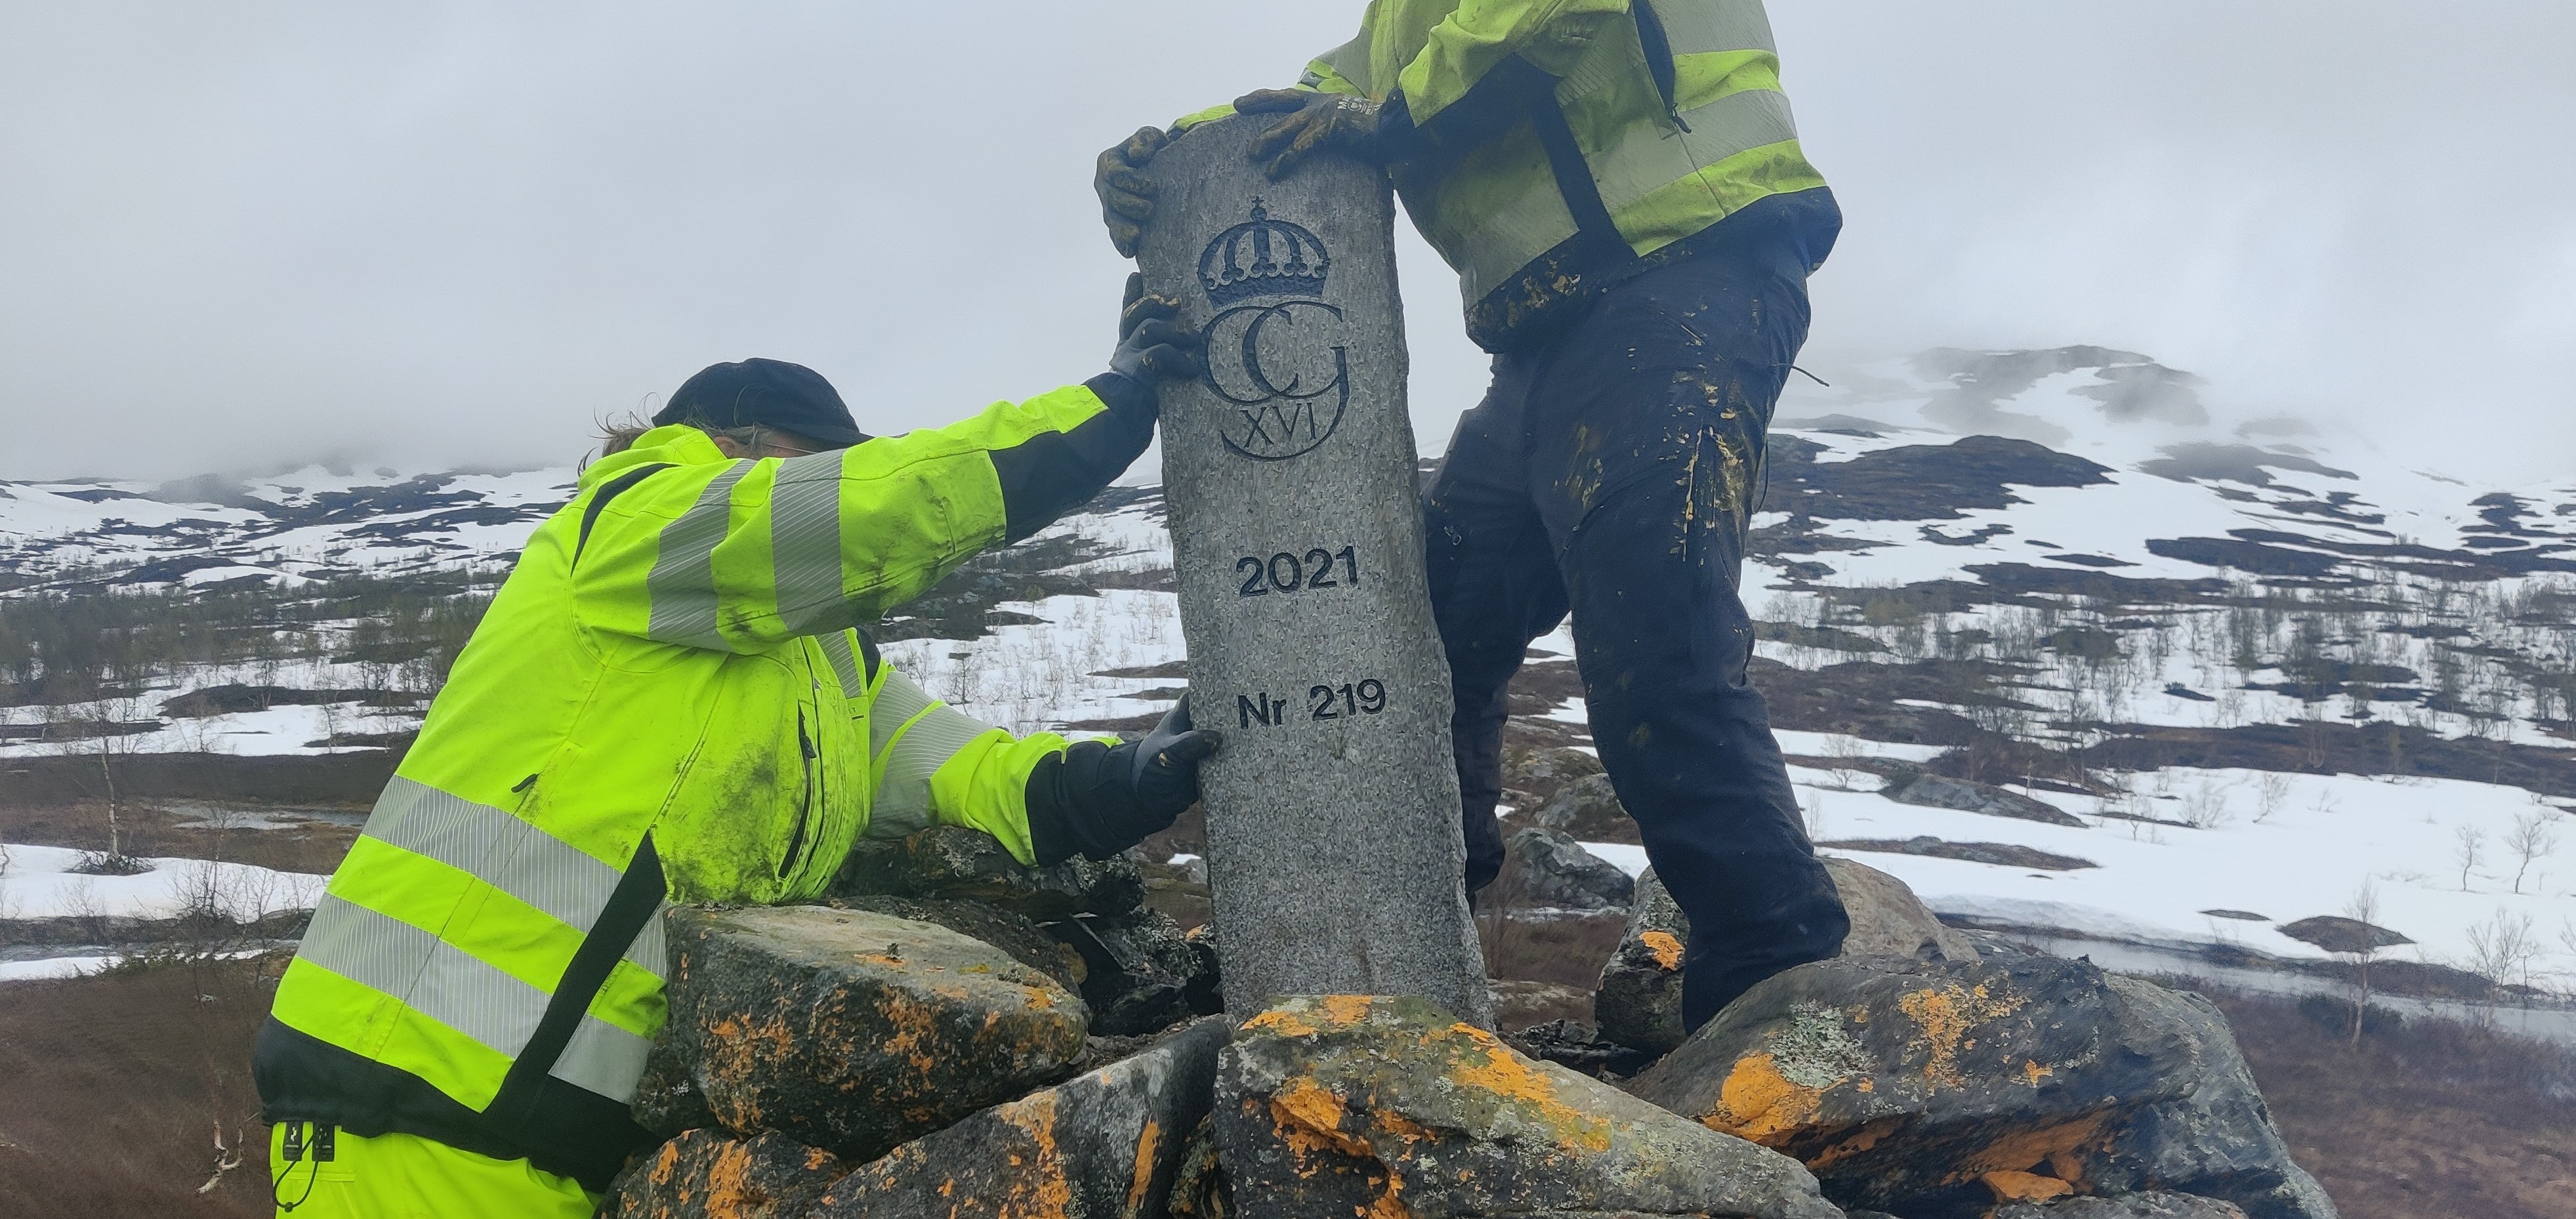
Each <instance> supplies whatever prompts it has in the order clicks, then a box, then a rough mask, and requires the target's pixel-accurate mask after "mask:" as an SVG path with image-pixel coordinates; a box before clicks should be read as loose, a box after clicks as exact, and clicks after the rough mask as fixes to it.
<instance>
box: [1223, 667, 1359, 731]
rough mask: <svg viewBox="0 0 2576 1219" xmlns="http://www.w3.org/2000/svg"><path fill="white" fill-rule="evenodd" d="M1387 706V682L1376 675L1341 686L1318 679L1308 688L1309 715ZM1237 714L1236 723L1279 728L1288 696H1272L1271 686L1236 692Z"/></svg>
mask: <svg viewBox="0 0 2576 1219" xmlns="http://www.w3.org/2000/svg"><path fill="white" fill-rule="evenodd" d="M1384 710H1386V683H1385V682H1382V681H1379V680H1378V679H1376V678H1374V677H1367V678H1362V679H1360V680H1359V681H1355V682H1343V683H1342V684H1341V685H1339V686H1334V685H1331V684H1329V683H1318V684H1316V685H1313V686H1309V687H1307V689H1306V718H1307V719H1310V720H1338V719H1347V718H1350V717H1353V716H1361V715H1376V714H1378V713H1379V712H1382V711H1384ZM1234 718H1235V722H1236V726H1237V727H1242V728H1250V727H1253V726H1254V725H1256V724H1257V725H1260V726H1261V727H1264V728H1277V727H1279V726H1281V725H1283V724H1286V723H1287V722H1288V700H1287V699H1284V698H1272V697H1270V692H1269V691H1268V690H1263V691H1260V692H1258V693H1255V694H1238V695H1235V696H1234Z"/></svg>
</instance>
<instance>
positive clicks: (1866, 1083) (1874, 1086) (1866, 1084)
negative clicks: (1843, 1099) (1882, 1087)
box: [1852, 1077, 1878, 1092]
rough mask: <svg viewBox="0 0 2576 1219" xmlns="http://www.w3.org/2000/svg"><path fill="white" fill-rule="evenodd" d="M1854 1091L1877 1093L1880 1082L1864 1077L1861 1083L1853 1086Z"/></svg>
mask: <svg viewBox="0 0 2576 1219" xmlns="http://www.w3.org/2000/svg"><path fill="white" fill-rule="evenodd" d="M1852 1090H1853V1091H1856V1092H1876V1091H1878V1081H1877V1080H1875V1079H1869V1078H1866V1077H1864V1078H1863V1079H1862V1080H1861V1081H1860V1082H1859V1083H1856V1084H1853V1085H1852Z"/></svg>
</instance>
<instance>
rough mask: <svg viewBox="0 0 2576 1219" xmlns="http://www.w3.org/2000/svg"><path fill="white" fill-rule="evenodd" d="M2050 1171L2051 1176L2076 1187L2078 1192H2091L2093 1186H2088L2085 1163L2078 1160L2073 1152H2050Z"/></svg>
mask: <svg viewBox="0 0 2576 1219" xmlns="http://www.w3.org/2000/svg"><path fill="white" fill-rule="evenodd" d="M2048 1171H2049V1174H2050V1175H2051V1176H2054V1177H2056V1178H2057V1179H2058V1180H2061V1181H2064V1182H2066V1183H2067V1184H2069V1185H2072V1186H2074V1187H2075V1188H2076V1189H2078V1190H2090V1189H2091V1188H2092V1186H2090V1185H2089V1184H2087V1183H2086V1182H2085V1180H2084V1161H2083V1160H2082V1159H2080V1158H2078V1157H2077V1156H2076V1154H2075V1153H2074V1152H2073V1151H2072V1150H2067V1151H2052V1152H2049V1153H2048Z"/></svg>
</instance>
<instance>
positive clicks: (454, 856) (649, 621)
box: [257, 376, 1153, 1189]
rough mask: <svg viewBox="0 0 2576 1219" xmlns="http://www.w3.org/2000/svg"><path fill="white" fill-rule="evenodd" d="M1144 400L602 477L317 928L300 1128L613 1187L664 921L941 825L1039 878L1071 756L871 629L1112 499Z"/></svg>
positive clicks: (1096, 386) (653, 1006)
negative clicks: (923, 681)
mask: <svg viewBox="0 0 2576 1219" xmlns="http://www.w3.org/2000/svg"><path fill="white" fill-rule="evenodd" d="M1140 394H1143V395H1150V391H1139V390H1137V389H1135V388H1134V387H1133V386H1131V385H1130V384H1129V383H1128V382H1126V381H1125V380H1124V379H1122V378H1118V377H1115V376H1110V377H1103V378H1098V379H1095V380H1094V381H1093V382H1092V383H1091V385H1090V386H1075V387H1070V388H1067V389H1063V390H1058V391H1055V392H1053V393H1050V394H1046V395H1043V396H1041V397H1038V398H1035V399H1032V400H1031V401H1029V402H1027V403H1025V404H1021V405H1011V404H1008V403H1003V404H997V405H995V406H993V407H992V408H990V409H988V410H986V411H984V412H983V413H982V414H980V415H978V416H976V417H975V418H972V419H969V420H967V421H965V422H963V423H959V424H956V425H953V426H950V427H946V428H941V429H938V430H934V431H922V432H915V433H911V434H909V435H905V436H898V437H892V438H886V439H874V440H869V441H866V442H864V443H861V444H859V445H857V446H855V447H853V448H849V449H845V450H840V451H836V452H826V453H818V454H814V455H811V456H805V457H795V458H789V459H786V460H777V459H769V460H761V461H750V460H728V459H726V458H725V457H724V455H723V454H722V453H721V452H719V451H718V450H717V448H716V447H715V445H714V444H713V443H712V442H711V441H709V440H708V439H707V438H706V437H705V436H704V435H703V434H701V433H699V432H697V431H695V430H693V429H690V428H685V427H664V428H657V429H655V430H653V431H651V432H647V433H645V435H644V436H643V437H641V438H640V439H639V440H638V441H637V442H636V444H635V446H634V447H633V448H632V449H630V450H628V451H626V452H624V453H619V454H616V455H614V456H611V457H608V458H605V459H603V460H601V461H599V462H597V463H596V464H594V465H592V466H591V467H590V468H589V469H587V470H585V471H584V472H583V474H582V477H581V483H580V490H579V493H578V494H577V495H576V496H575V497H574V499H573V501H572V502H571V503H570V504H568V505H566V506H565V507H564V509H563V510H562V511H560V512H558V513H557V514H556V515H555V516H554V517H553V518H552V519H550V520H548V521H547V522H546V523H545V524H544V525H542V526H540V527H539V528H538V529H537V531H536V533H535V535H534V536H533V537H531V538H530V539H529V542H528V546H527V549H526V550H525V552H524V553H523V554H522V555H521V556H520V559H519V563H518V566H517V568H516V569H515V570H514V571H512V573H511V575H510V578H509V580H508V581H507V582H506V583H505V584H504V585H503V586H502V588H501V591H500V593H499V595H498V596H497V597H495V599H494V600H493V603H492V607H491V610H490V612H489V614H488V615H487V616H486V617H485V619H484V621H483V623H482V625H481V626H480V627H479V628H478V629H477V630H476V631H475V633H474V637H473V639H472V640H471V642H469V643H468V644H467V646H466V648H465V650H464V652H463V654H462V655H461V656H460V657H459V658H458V660H457V662H456V666H455V669H454V672H453V673H452V674H451V676H450V678H449V681H448V684H447V686H446V688H445V690H444V691H442V692H441V693H440V694H439V696H438V699H437V701H436V702H435V703H433V704H432V706H431V708H430V712H429V717H428V720H427V722H426V723H425V724H424V725H423V727H422V729H421V734H420V738H419V740H418V742H417V743H415V744H414V745H413V746H412V748H411V751H410V752H409V754H408V755H406V756H405V758H404V759H403V762H402V765H401V767H400V768H399V770H398V771H397V773H396V775H395V777H394V779H393V781H392V783H391V784H390V785H388V786H387V787H386V789H385V791H384V794H383V796H382V797H381V798H380V799H379V800H378V801H377V803H376V807H375V811H374V812H373V813H372V814H371V815H370V816H369V817H368V819H367V825H366V830H365V833H364V835H363V836H361V837H360V838H359V839H358V841H357V844H356V845H355V846H354V847H352V848H351V849H350V852H349V855H348V858H347V859H346V861H344V862H343V863H342V864H341V866H340V868H339V870H338V871H337V872H336V873H334V874H333V876H332V878H331V882H330V884H329V887H328V889H327V891H326V894H325V896H323V898H322V899H321V901H320V903H319V905H318V906H317V907H316V908H315V911H314V916H313V922H312V926H311V928H310V930H309V931H308V932H307V933H306V935H305V938H304V941H303V945H302V947H301V948H300V949H299V950H298V952H297V953H296V956H295V959H294V961H293V963H292V964H290V965H289V966H288V967H287V971H286V974H285V977H284V978H283V979H282V980H281V982H280V983H279V985H278V991H277V999H276V1003H275V1006H274V1008H273V1010H272V1014H271V1019H270V1021H269V1024H268V1026H267V1028H266V1029H265V1030H263V1032H262V1035H261V1040H260V1045H259V1051H258V1062H257V1076H258V1081H259V1087H260V1095H261V1099H262V1102H263V1106H264V1109H265V1114H266V1117H267V1118H268V1120H270V1121H272V1122H279V1121H290V1120H296V1121H313V1122H327V1123H331V1124H334V1125H338V1126H341V1127H344V1128H346V1129H349V1130H352V1131H354V1132H356V1133H359V1134H362V1135H370V1136H372V1135H378V1134H383V1133H386V1132H388V1131H400V1132H404V1133H409V1134H416V1135H422V1136H425V1137H428V1138H432V1139H436V1140H438V1141H440V1142H443V1143H447V1144H449V1145H451V1146H456V1147H461V1148H464V1149H466V1150H469V1151H475V1152H480V1153H482V1154H485V1155H491V1156H495V1157H499V1158H502V1159H518V1158H526V1159H528V1160H530V1161H532V1162H533V1163H534V1164H535V1165H536V1166H537V1167H539V1168H542V1169H545V1170H547V1171H549V1172H553V1173H556V1174H559V1175H563V1176H568V1177H573V1178H575V1179H577V1180H580V1181H582V1182H583V1183H584V1184H585V1185H587V1186H588V1187H590V1188H592V1189H599V1188H602V1187H603V1186H604V1185H605V1183H606V1181H607V1179H608V1177H609V1176H610V1175H612V1174H613V1173H614V1172H615V1170H616V1168H617V1166H618V1164H619V1162H620V1160H622V1158H623V1157H624V1156H625V1155H626V1154H627V1153H628V1152H629V1151H631V1150H633V1149H634V1148H635V1147H636V1146H638V1145H639V1143H642V1142H646V1141H649V1140H647V1139H645V1137H644V1135H643V1133H642V1131H641V1130H640V1129H639V1128H638V1127H636V1126H635V1124H634V1122H633V1121H632V1119H631V1118H630V1117H629V1116H628V1113H627V1104H628V1102H629V1100H630V1099H631V1098H632V1097H633V1095H634V1092H635V1087H636V1082H637V1079H638V1077H639V1075H640V1073H641V1070H642V1065H643V1061H644V1053H645V1048H646V1044H647V1042H648V1041H649V1039H650V1038H651V1037H652V1036H653V1034H654V1033H655V1032H656V1031H657V1030H658V1029H659V1028H660V1027H661V1024H662V1021H663V1016H664V1007H663V973H664V969H665V966H664V961H663V944H662V929H661V921H660V919H659V917H658V915H659V912H660V910H661V908H662V906H663V904H664V903H665V901H666V900H673V901H724V902H776V901H783V900H792V899H797V898H805V897H811V896H814V895H816V894H818V893H820V892H821V891H822V889H823V888H824V886H825V885H826V884H828V883H829V881H830V880H831V878H832V876H833V874H834V872H835V871H836V870H837V869H838V867H839V865H840V863H841V860H842V858H843V856H844V855H845V854H847V852H848V850H849V848H850V846H851V844H852V842H854V841H855V840H856V839H857V838H858V837H859V835H861V834H862V833H873V834H878V835H894V834H902V833H905V832H908V831H910V830H913V829H916V828H919V827H920V826H922V825H924V824H927V823H929V822H931V821H934V820H935V821H938V822H942V823H948V824H963V825H972V826H975V827H977V828H979V829H983V830H986V831H989V832H991V833H992V834H993V835H994V836H995V837H997V838H999V839H1000V840H1001V841H1002V842H1003V843H1004V844H1005V845H1006V846H1007V847H1009V849H1010V850H1011V851H1012V852H1013V853H1014V854H1016V855H1018V856H1019V857H1020V858H1021V859H1022V860H1023V861H1026V860H1028V859H1029V858H1030V854H1031V853H1030V844H1029V830H1028V814H1027V808H1026V806H1025V804H1024V803H1023V792H1024V791H1025V788H1026V784H1027V782H1028V778H1029V774H1030V772H1031V771H1032V770H1033V769H1034V768H1035V767H1036V766H1037V764H1038V762H1039V761H1040V760H1041V759H1042V758H1045V757H1047V756H1049V755H1051V754H1054V753H1056V752H1059V751H1061V750H1062V749H1063V748H1064V745H1065V742H1064V741H1063V739H1062V738H1059V737H1056V736H1052V735H1044V734H1041V735H1036V736H1031V737H1028V738H1025V739H1014V738H1013V737H1012V736H1011V735H1010V734H1009V733H1006V732H1004V731H1002V730H1001V729H998V728H992V727H989V726H987V725H984V724H981V723H977V722H975V721H974V720H971V719H969V718H967V717H966V716H964V715H961V714H959V713H957V712H956V711H954V710H951V709H949V708H947V707H945V706H944V705H941V704H939V703H936V702H934V701H933V700H931V699H930V698H928V697H927V696H926V695H924V694H923V693H922V692H921V691H920V690H919V689H918V688H917V687H915V686H914V685H913V684H912V683H911V682H909V681H906V680H905V679H904V678H903V677H902V675H900V674H897V673H895V672H894V671H893V670H892V669H891V668H890V667H887V666H884V665H881V664H878V663H877V661H876V656H875V654H874V649H873V646H872V645H871V644H870V643H869V642H868V641H867V638H866V637H865V636H864V635H862V634H859V633H858V632H857V631H855V630H853V629H852V628H854V627H858V626H861V625H863V624H871V623H873V622H874V621H875V620H876V619H877V617H878V616H879V615H880V614H882V613H883V611H885V610H886V609H888V608H889V607H892V606H894V605H897V604H900V603H901V602H903V601H905V600H908V599H910V598H912V597H914V596H916V595H918V594H920V593H921V592H922V591H923V590H925V589H927V588H928V587H929V586H930V585H931V584H932V583H933V582H935V581H937V580H938V579H939V577H940V576H942V575H943V574H945V573H946V572H948V571H949V570H950V569H951V568H953V567H954V566H956V565H957V564H958V563H960V562H962V561H964V560H965V559H967V558H968V557H969V556H972V555H973V554H975V553H976V552H977V551H979V550H982V549H984V548H985V547H987V546H990V545H993V544H995V543H998V542H1001V541H1003V540H1005V538H1017V537H1022V536H1026V535H1027V534H1029V533H1031V532H1034V531H1035V530H1036V529H1037V528H1039V527H1042V526H1043V525H1045V524H1046V523H1047V522H1049V521H1051V520H1053V519H1054V518H1055V517H1056V516H1057V515H1060V514H1061V513H1062V512H1064V511H1066V510H1067V509H1070V508H1072V507H1073V506H1075V505H1076V504H1079V503H1080V502H1082V501H1083V500H1084V499H1087V498H1088V497H1089V496H1090V495H1091V494H1092V493H1094V492H1096V491H1097V490H1098V489H1099V488H1100V486H1101V485H1102V484H1104V483H1106V482H1107V481H1108V479H1109V478H1111V477H1114V476H1115V475H1116V473H1117V472H1118V471H1119V470H1121V469H1124V468H1125V466H1126V465H1127V463H1128V462H1129V461H1130V460H1132V459H1133V458H1134V457H1135V456H1136V454H1137V453H1138V452H1140V451H1141V450H1142V449H1143V448H1144V445H1145V442H1146V440H1147V439H1149V438H1150V435H1151V431H1152V425H1153V415H1152V407H1151V398H1150V396H1145V397H1142V398H1140V397H1139V395H1140ZM1104 395H1106V396H1107V398H1109V399H1116V400H1118V403H1117V405H1112V403H1110V402H1108V401H1105V400H1104Z"/></svg>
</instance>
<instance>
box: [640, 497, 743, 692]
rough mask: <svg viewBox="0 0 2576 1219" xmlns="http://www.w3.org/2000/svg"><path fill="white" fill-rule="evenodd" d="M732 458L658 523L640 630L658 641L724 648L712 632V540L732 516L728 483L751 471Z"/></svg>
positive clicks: (720, 638) (718, 537)
mask: <svg viewBox="0 0 2576 1219" xmlns="http://www.w3.org/2000/svg"><path fill="white" fill-rule="evenodd" d="M751 466H752V463H751V462H749V461H747V460H746V461H737V462H735V463H733V465H732V466H731V467H729V468H727V469H726V470H725V471H724V472H723V473H721V474H718V475H716V477H715V481H714V482H711V483H708V484H707V489H706V490H705V491H703V492H700V493H699V495H698V502H697V503H695V504H692V505H690V506H689V510H688V511H686V512H683V513H681V514H680V515H679V518H678V519H676V520H674V521H672V522H671V523H670V524H668V525H665V526H663V527H662V538H661V547H662V549H661V553H660V554H659V555H658V556H656V557H655V558H654V560H653V571H652V573H651V574H650V575H647V576H646V577H645V579H644V588H645V591H646V593H647V594H648V595H649V596H650V597H651V598H652V602H653V608H652V612H651V615H650V616H649V617H648V618H647V619H646V624H645V628H644V633H645V634H646V635H648V636H650V637H652V638H654V639H657V640H660V641H661V642H663V643H683V644H687V645H689V646H691V647H699V648H718V649H723V648H729V647H730V646H731V645H729V644H727V643H726V642H725V639H724V636H723V635H721V634H718V633H717V632H716V608H717V607H716V544H717V543H719V542H722V541H724V540H725V533H726V531H727V530H728V529H729V528H730V527H731V525H732V519H733V485H734V484H735V483H738V482H740V481H742V476H743V475H744V474H747V473H749V472H750V471H751Z"/></svg>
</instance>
